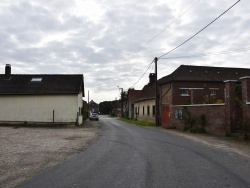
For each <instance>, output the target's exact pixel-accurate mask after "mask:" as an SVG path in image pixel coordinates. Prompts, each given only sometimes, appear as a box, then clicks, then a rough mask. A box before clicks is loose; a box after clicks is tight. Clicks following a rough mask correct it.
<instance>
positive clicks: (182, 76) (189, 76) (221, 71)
mask: <svg viewBox="0 0 250 188" xmlns="http://www.w3.org/2000/svg"><path fill="white" fill-rule="evenodd" d="M245 76H250V69H246V68H225V67H207V66H191V65H181V66H179V67H178V68H177V69H176V70H175V71H174V72H173V73H172V74H170V75H168V76H165V77H162V78H161V79H159V80H158V84H163V83H166V82H172V81H210V82H223V81H225V80H237V81H239V78H241V77H245Z"/></svg>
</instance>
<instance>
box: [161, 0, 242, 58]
mask: <svg viewBox="0 0 250 188" xmlns="http://www.w3.org/2000/svg"><path fill="white" fill-rule="evenodd" d="M240 1H241V0H238V1H237V2H236V3H234V4H233V5H232V6H231V7H229V8H228V9H227V10H225V11H224V12H223V13H222V14H220V15H219V16H218V17H217V18H215V19H214V20H213V21H211V22H210V23H209V24H207V25H206V26H205V27H203V28H202V29H201V30H199V31H198V32H197V33H195V34H194V35H193V36H191V37H190V38H188V39H187V40H185V41H184V42H183V43H181V44H180V45H178V46H176V47H175V48H173V49H172V50H170V51H168V52H167V53H165V54H163V55H161V56H159V57H158V58H159V59H160V58H161V57H163V56H165V55H167V54H169V53H171V52H173V51H174V50H176V49H177V48H179V47H181V46H182V45H184V44H185V43H187V42H188V41H189V40H191V39H192V38H194V37H195V36H196V35H198V34H199V33H201V32H202V31H203V30H205V29H206V28H207V27H208V26H210V25H211V24H212V23H214V22H215V21H216V20H218V19H219V18H220V17H221V16H223V15H224V14H225V13H226V12H228V11H229V10H230V9H231V8H233V7H234V6H235V5H236V4H238V3H239V2H240Z"/></svg>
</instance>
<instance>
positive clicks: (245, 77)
mask: <svg viewBox="0 0 250 188" xmlns="http://www.w3.org/2000/svg"><path fill="white" fill-rule="evenodd" d="M243 79H250V76H244V77H240V80H243Z"/></svg>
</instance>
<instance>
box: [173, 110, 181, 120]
mask: <svg viewBox="0 0 250 188" xmlns="http://www.w3.org/2000/svg"><path fill="white" fill-rule="evenodd" d="M174 118H175V119H182V109H176V110H175V111H174Z"/></svg>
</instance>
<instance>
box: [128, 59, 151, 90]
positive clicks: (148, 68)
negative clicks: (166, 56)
mask: <svg viewBox="0 0 250 188" xmlns="http://www.w3.org/2000/svg"><path fill="white" fill-rule="evenodd" d="M153 63H154V61H152V62H151V63H150V65H149V66H148V68H147V69H146V71H145V72H144V73H143V74H142V76H141V77H140V78H139V80H137V81H136V82H135V83H134V85H133V86H131V88H133V87H134V86H135V85H136V84H137V83H138V82H139V81H140V80H141V79H142V77H143V76H144V75H145V74H146V72H147V71H148V69H149V68H150V67H151V65H152V64H153Z"/></svg>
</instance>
